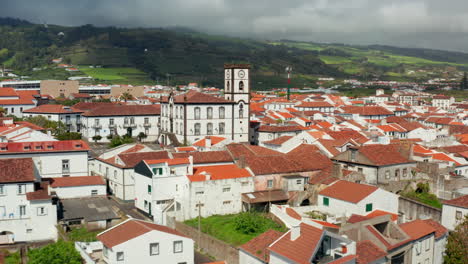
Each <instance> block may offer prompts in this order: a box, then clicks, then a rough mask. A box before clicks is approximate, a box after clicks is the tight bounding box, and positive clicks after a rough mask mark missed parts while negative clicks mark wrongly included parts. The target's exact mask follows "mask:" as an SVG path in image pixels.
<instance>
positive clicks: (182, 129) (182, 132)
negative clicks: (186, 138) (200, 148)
mask: <svg viewBox="0 0 468 264" xmlns="http://www.w3.org/2000/svg"><path fill="white" fill-rule="evenodd" d="M180 134H181V135H183V134H184V124H183V123H180Z"/></svg>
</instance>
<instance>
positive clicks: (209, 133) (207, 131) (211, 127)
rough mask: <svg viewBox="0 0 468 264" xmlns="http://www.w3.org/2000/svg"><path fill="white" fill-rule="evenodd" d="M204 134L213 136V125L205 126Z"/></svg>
mask: <svg viewBox="0 0 468 264" xmlns="http://www.w3.org/2000/svg"><path fill="white" fill-rule="evenodd" d="M206 134H207V135H213V124H212V123H208V124H206Z"/></svg>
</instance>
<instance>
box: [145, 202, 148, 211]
mask: <svg viewBox="0 0 468 264" xmlns="http://www.w3.org/2000/svg"><path fill="white" fill-rule="evenodd" d="M145 210H148V201H146V200H145Z"/></svg>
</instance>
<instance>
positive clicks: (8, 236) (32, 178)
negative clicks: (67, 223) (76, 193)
mask: <svg viewBox="0 0 468 264" xmlns="http://www.w3.org/2000/svg"><path fill="white" fill-rule="evenodd" d="M39 178H40V177H39V175H38V174H37V170H36V169H35V166H34V163H33V160H32V159H31V158H21V159H20V158H18V159H0V223H1V224H0V244H11V243H15V242H33V241H44V240H56V239H57V229H56V227H55V225H56V224H57V209H56V206H55V205H54V204H52V200H51V196H50V195H49V192H48V185H47V183H45V182H43V183H40V179H39Z"/></svg>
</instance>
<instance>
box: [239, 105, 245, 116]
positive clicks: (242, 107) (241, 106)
mask: <svg viewBox="0 0 468 264" xmlns="http://www.w3.org/2000/svg"><path fill="white" fill-rule="evenodd" d="M239 118H244V105H243V104H241V105H239Z"/></svg>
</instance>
